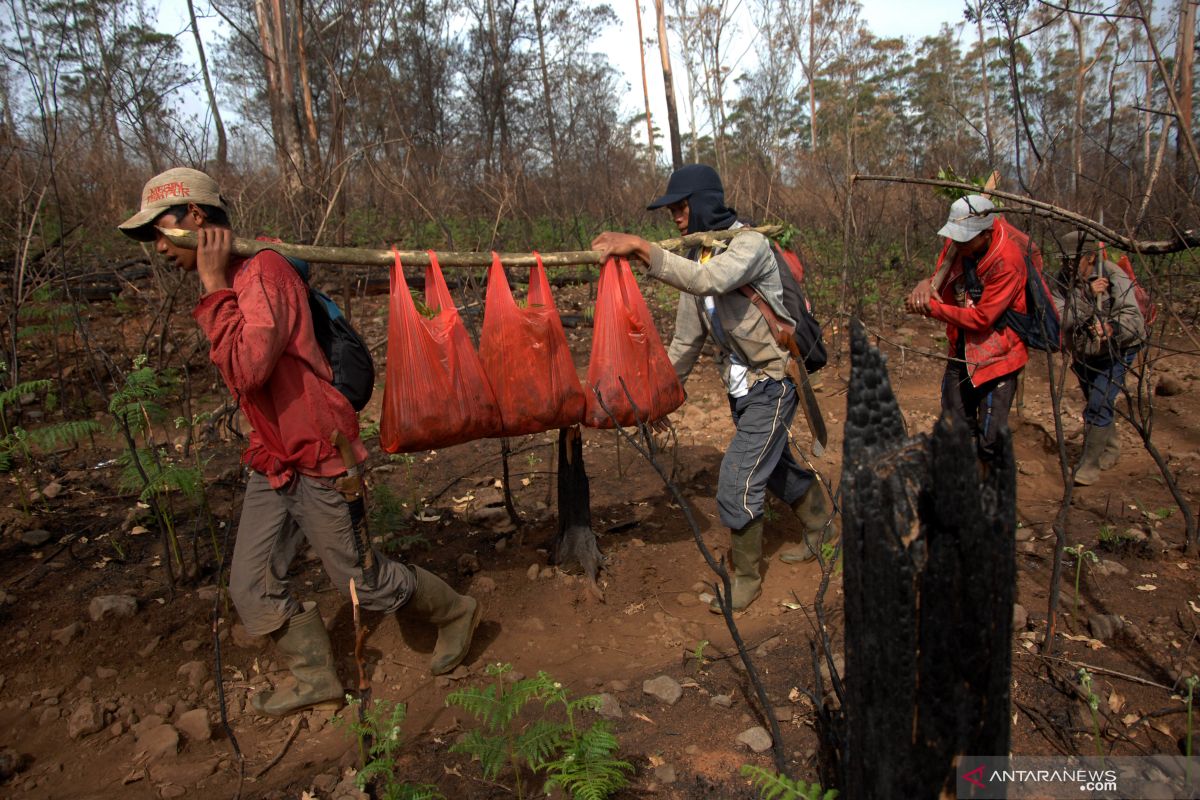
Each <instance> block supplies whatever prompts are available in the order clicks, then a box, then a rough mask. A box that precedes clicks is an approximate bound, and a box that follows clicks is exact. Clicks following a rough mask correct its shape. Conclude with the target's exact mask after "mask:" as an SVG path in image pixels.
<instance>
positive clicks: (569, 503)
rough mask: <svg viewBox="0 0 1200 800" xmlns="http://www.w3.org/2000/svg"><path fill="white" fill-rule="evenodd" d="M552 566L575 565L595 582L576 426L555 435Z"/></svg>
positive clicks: (595, 550) (596, 559) (596, 563)
mask: <svg viewBox="0 0 1200 800" xmlns="http://www.w3.org/2000/svg"><path fill="white" fill-rule="evenodd" d="M553 552H554V563H555V564H558V565H559V566H560V567H566V566H572V565H578V566H579V567H581V568H582V569H583V571H584V572H585V573H586V574H587V576H588V577H589V578H590V579H591V580H592V582H593V584H594V583H595V581H596V578H597V576H598V575H599V572H600V548H599V547H598V546H597V545H596V534H595V532H594V531H593V530H592V506H591V486H590V484H589V483H588V476H587V470H585V469H584V464H583V434H582V432H581V431H580V428H579V426H578V425H572V426H571V427H569V428H561V429H559V431H558V535H557V536H556V537H555V539H554V548H553Z"/></svg>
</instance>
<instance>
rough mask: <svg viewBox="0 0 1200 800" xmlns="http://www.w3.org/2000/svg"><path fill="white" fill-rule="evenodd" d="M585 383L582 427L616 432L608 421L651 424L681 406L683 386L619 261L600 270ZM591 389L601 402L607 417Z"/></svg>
mask: <svg viewBox="0 0 1200 800" xmlns="http://www.w3.org/2000/svg"><path fill="white" fill-rule="evenodd" d="M587 382H588V392H587V415H586V416H585V417H584V420H583V422H584V424H585V425H587V426H589V427H592V428H612V427H615V426H614V424H613V417H616V420H617V424H619V425H621V426H622V427H628V426H631V425H637V424H638V423H639V422H650V421H652V420H656V419H658V418H660V417H665V416H666V415H667V414H670V413H671V412H672V411H674V410H675V409H677V408H679V406H681V405H682V404H683V386H682V385H681V384H680V383H679V379H678V378H677V377H676V376H675V369H674V368H673V367H672V366H671V361H670V359H669V358H667V351H666V350H665V349H664V348H663V346H662V340H661V339H659V338H658V331H657V330H656V329H655V327H654V320H653V319H652V318H651V317H650V309H648V308H647V307H646V301H645V300H644V299H642V293H641V291H640V290H639V289H638V284H637V280H636V279H635V278H634V277H633V270H632V269H630V268H629V262H628V261H627V260H625V259H623V258H622V259H620V260H619V261H618V260H617V259H613V258H610V259H609V260H608V261H606V262H605V263H604V266H602V267H601V268H600V286H599V288H598V289H597V290H596V319H595V329H594V334H593V337H592V358H591V361H590V362H589V363H588V374H587ZM622 383H623V384H624V386H622ZM593 388H594V389H595V390H596V391H598V392H599V393H600V395H601V396H602V397H603V398H604V403H605V405H607V406H608V409H609V411H611V412H612V416H611V417H610V416H609V414H608V412H606V411H605V410H604V409H603V408H602V407H601V406H600V402H599V401H598V400H597V399H596V394H595V392H594V391H592V389H593ZM626 390H628V395H627V394H626ZM630 398H632V399H633V403H632V404H631V403H630ZM635 407H636V408H635Z"/></svg>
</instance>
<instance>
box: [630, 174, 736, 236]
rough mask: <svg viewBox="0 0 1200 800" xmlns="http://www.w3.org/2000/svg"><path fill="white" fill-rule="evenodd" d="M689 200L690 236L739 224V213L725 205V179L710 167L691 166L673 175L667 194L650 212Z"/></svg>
mask: <svg viewBox="0 0 1200 800" xmlns="http://www.w3.org/2000/svg"><path fill="white" fill-rule="evenodd" d="M680 200H687V201H688V211H689V214H688V233H697V232H699V231H723V230H725V229H726V228H728V227H729V226H730V225H732V224H733V223H734V222H736V221H737V212H735V211H734V210H733V209H732V208H729V207H728V206H726V205H725V188H724V187H723V186H722V185H721V176H720V175H718V174H717V171H716V170H715V169H713V168H712V167H710V166H708V165H707V164H688V165H687V166H686V167H680V168H679V169H677V170H675V171H674V172H673V173H671V178H670V180H668V181H667V192H666V194H664V195H663V196H662V197H660V198H658V199H657V200H655V201H654V202H653V203H651V204H650V205H648V206H646V208H647V209H649V210H651V211H653V210H654V209H656V208H662V207H664V206H669V205H671V204H672V203H678V202H679V201H680Z"/></svg>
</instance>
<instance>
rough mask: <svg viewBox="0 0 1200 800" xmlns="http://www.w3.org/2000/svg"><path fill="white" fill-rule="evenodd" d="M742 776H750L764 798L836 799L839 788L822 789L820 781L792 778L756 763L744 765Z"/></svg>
mask: <svg viewBox="0 0 1200 800" xmlns="http://www.w3.org/2000/svg"><path fill="white" fill-rule="evenodd" d="M742 776H743V777H746V778H749V779H750V783H751V785H753V786H754V788H755V789H757V790H758V796H759V797H760V798H762V800H836V798H837V796H838V791H837V789H822V788H821V784H819V783H805V782H804V781H800V780H792V779H791V778H789V777H788V776H787V775H780V774H778V773H775V772H772V771H770V770H768V769H763V768H762V767H759V766H755V765H754V764H743V765H742Z"/></svg>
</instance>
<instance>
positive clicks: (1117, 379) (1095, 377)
mask: <svg viewBox="0 0 1200 800" xmlns="http://www.w3.org/2000/svg"><path fill="white" fill-rule="evenodd" d="M1136 355H1137V351H1136V350H1130V351H1129V352H1128V353H1122V354H1120V355H1118V356H1116V357H1113V358H1109V357H1102V358H1089V359H1086V360H1083V361H1072V362H1071V370H1072V371H1074V373H1075V377H1076V378H1078V379H1079V388H1080V389H1082V390H1083V397H1084V399H1085V400H1087V407H1086V408H1085V409H1084V410H1083V420H1084V422H1086V423H1087V424H1088V425H1095V426H1096V427H1097V428H1107V427H1108V426H1109V425H1112V424H1113V413H1114V412H1113V404H1114V403H1116V401H1117V392H1119V391H1121V390H1122V389H1123V388H1124V387H1125V373H1126V372H1128V371H1129V367H1130V366H1131V365H1132V364H1133V359H1134V357H1135V356H1136Z"/></svg>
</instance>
